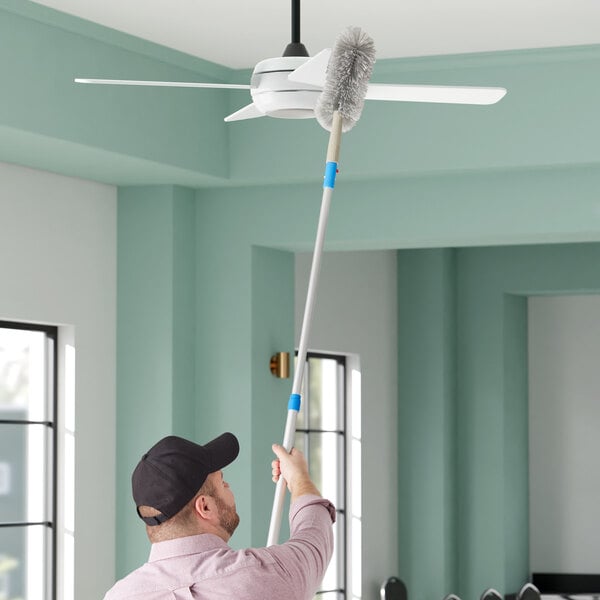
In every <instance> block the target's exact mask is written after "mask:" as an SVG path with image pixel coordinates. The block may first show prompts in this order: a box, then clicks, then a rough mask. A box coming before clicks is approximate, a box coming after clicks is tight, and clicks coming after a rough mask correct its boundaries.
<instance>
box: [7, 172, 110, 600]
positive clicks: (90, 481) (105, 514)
mask: <svg viewBox="0 0 600 600" xmlns="http://www.w3.org/2000/svg"><path fill="white" fill-rule="evenodd" d="M0 274H1V277H0V319H3V320H15V321H32V322H38V323H49V324H54V325H60V326H63V327H61V329H60V331H59V336H60V340H59V344H60V343H61V342H65V340H67V337H68V336H71V335H72V336H74V341H75V347H76V380H75V385H76V392H75V393H76V452H75V458H76V464H75V489H76V498H75V502H76V504H75V540H76V541H75V556H76V559H75V596H74V597H75V598H76V599H80V598H90V599H91V598H101V597H102V596H103V594H104V592H105V591H106V590H107V589H108V588H109V587H110V585H112V582H113V580H114V541H115V535H114V525H115V395H116V392H115V368H116V365H115V352H116V341H115V337H116V335H115V330H116V188H114V187H111V186H106V185H100V184H97V183H92V182H89V181H83V180H79V179H73V178H68V177H63V176H59V175H54V174H50V173H46V172H42V171H35V170H32V169H26V168H23V167H18V166H14V165H8V164H4V163H0ZM59 567H60V565H59Z"/></svg>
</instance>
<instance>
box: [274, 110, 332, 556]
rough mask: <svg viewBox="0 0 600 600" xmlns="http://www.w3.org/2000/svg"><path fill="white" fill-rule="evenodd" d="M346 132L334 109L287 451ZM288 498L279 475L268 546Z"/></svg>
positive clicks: (276, 533) (290, 408)
mask: <svg viewBox="0 0 600 600" xmlns="http://www.w3.org/2000/svg"><path fill="white" fill-rule="evenodd" d="M341 135H342V119H341V116H340V115H339V113H338V112H337V111H335V112H334V113H333V123H332V127H331V133H330V135H329V144H328V146H327V160H326V164H325V179H324V183H323V197H322V200H321V212H320V214H319V225H318V227H317V237H316V240H315V249H314V252H313V259H312V264H311V268H310V278H309V282H308V292H307V296H306V305H305V307H304V317H303V320H302V330H301V332H300V344H299V346H298V360H297V361H296V370H295V373H294V382H293V385H292V394H291V395H290V400H289V403H288V414H287V420H286V424H285V432H284V435H283V444H282V446H283V447H284V448H285V449H286V451H287V452H291V450H292V448H293V446H294V437H295V435H296V420H297V417H298V412H299V411H300V406H301V403H302V396H301V391H302V381H303V379H304V365H305V363H306V352H307V347H308V335H309V332H310V326H311V323H312V314H313V309H314V304H315V296H316V290H317V284H318V280H319V274H320V271H321V257H322V255H323V245H324V242H325V231H326V229H327V219H328V217H329V207H330V205H331V197H332V195H333V188H334V187H335V178H336V175H337V171H338V160H339V154H340V141H341ZM284 502H285V482H284V480H283V477H280V478H279V481H278V482H277V485H276V487H275V498H274V499H273V509H272V511H271V522H270V524H269V535H268V538H267V546H272V545H273V544H277V542H278V541H279V531H280V529H281V517H282V514H283V504H284Z"/></svg>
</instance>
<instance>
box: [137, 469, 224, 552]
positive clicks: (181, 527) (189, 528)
mask: <svg viewBox="0 0 600 600" xmlns="http://www.w3.org/2000/svg"><path fill="white" fill-rule="evenodd" d="M215 493H216V490H215V486H214V485H213V484H212V482H211V481H209V480H208V479H206V480H205V481H204V483H203V484H202V487H201V488H200V489H199V490H198V491H197V492H196V494H195V495H194V497H193V498H192V499H191V500H190V501H189V502H188V503H187V504H186V505H185V506H184V507H183V508H182V509H181V510H180V511H179V512H178V513H177V514H176V515H173V516H172V517H171V518H170V519H167V520H166V521H164V522H163V523H161V524H160V525H146V533H147V535H148V538H149V540H150V542H152V543H153V544H154V543H156V542H164V541H166V540H173V539H176V538H179V537H184V536H188V535H194V534H195V533H201V532H200V531H197V524H198V521H197V520H196V517H195V509H194V505H195V503H196V498H198V496H213V497H214V496H215ZM139 511H140V514H141V515H142V517H154V516H155V515H157V514H160V511H159V510H157V509H155V508H153V507H151V506H140V507H139Z"/></svg>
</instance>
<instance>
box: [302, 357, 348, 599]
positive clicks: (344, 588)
mask: <svg viewBox="0 0 600 600" xmlns="http://www.w3.org/2000/svg"><path fill="white" fill-rule="evenodd" d="M297 357H298V353H297V352H296V358H297ZM310 359H323V360H332V361H335V362H336V363H337V381H338V395H337V398H336V405H337V412H338V414H337V416H338V419H337V423H338V426H341V429H313V428H311V427H310V414H309V413H306V422H307V424H308V426H307V427H303V426H300V427H299V426H297V427H296V435H298V434H300V435H303V436H306V439H308V437H309V435H310V434H311V433H317V434H325V433H334V434H336V435H339V436H340V448H341V456H340V458H341V462H342V469H341V476H339V478H338V481H337V482H336V483H337V486H338V489H339V492H340V497H341V498H342V502H343V508H339V507H337V506H336V514H338V515H342V516H343V520H344V525H343V529H341V530H340V533H341V535H342V540H343V541H342V551H341V552H340V553H339V554H338V568H339V571H341V573H340V572H338V581H339V582H340V583H341V587H338V588H335V589H319V590H318V591H317V592H316V593H315V599H318V598H319V597H320V596H323V595H325V594H337V595H338V596H339V597H340V598H343V599H344V600H345V599H347V598H348V540H349V539H350V538H349V528H350V523H349V519H348V516H349V511H348V481H349V480H348V461H349V451H348V428H349V423H348V418H349V410H348V393H347V391H348V390H347V387H348V384H349V383H348V373H347V359H348V357H347V356H346V355H345V354H340V353H334V352H317V351H307V353H306V363H305V366H304V381H303V382H302V386H303V388H302V389H303V391H304V393H303V396H302V400H303V405H304V406H309V403H310V398H309V395H310V384H309V378H310V362H309V361H310ZM308 447H309V446H308ZM306 458H307V461H309V455H308V452H307V453H306ZM308 466H309V469H310V461H309V465H308ZM338 471H339V469H338ZM339 543H340V540H339V539H338V544H339ZM334 552H337V549H336V548H334Z"/></svg>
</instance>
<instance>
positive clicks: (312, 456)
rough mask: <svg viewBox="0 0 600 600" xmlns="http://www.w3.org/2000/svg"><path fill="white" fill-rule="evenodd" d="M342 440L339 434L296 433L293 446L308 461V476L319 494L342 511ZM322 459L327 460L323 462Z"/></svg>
mask: <svg viewBox="0 0 600 600" xmlns="http://www.w3.org/2000/svg"><path fill="white" fill-rule="evenodd" d="M343 443H344V438H343V436H342V435H340V434H339V433H313V432H310V433H302V432H301V433H297V434H296V439H295V442H294V445H295V446H296V448H298V450H300V451H301V452H302V453H303V454H304V455H305V456H306V458H307V460H308V466H309V468H310V476H311V478H312V480H313V481H314V483H315V485H316V486H317V488H319V491H320V492H321V494H322V495H323V496H324V497H325V498H327V499H329V500H331V501H332V502H333V503H334V504H335V506H336V508H340V509H343V508H344V506H343V494H342V493H341V490H342V489H343V481H341V480H340V477H339V474H340V473H343V468H344V465H343V451H342V446H343ZM324 457H326V458H327V460H324Z"/></svg>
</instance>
